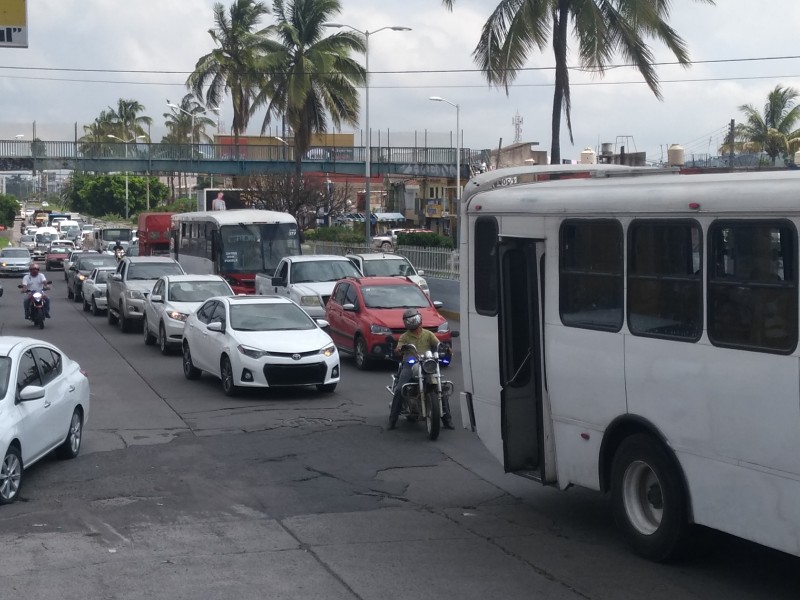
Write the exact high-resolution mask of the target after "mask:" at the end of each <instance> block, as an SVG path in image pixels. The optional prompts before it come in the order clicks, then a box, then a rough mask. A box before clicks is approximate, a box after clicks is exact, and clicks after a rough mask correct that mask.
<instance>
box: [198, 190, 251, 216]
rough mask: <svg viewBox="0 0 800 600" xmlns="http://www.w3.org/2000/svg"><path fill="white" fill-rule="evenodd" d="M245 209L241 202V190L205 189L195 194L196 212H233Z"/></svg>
mask: <svg viewBox="0 0 800 600" xmlns="http://www.w3.org/2000/svg"><path fill="white" fill-rule="evenodd" d="M235 208H247V205H246V204H245V203H244V201H243V200H242V190H223V189H219V188H206V189H204V190H198V192H197V210H199V211H204V210H233V209H235Z"/></svg>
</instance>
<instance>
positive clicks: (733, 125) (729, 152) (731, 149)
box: [728, 119, 736, 171]
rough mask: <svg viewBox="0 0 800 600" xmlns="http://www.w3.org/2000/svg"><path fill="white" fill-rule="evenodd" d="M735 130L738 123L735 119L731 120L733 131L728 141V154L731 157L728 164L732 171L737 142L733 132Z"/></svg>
mask: <svg viewBox="0 0 800 600" xmlns="http://www.w3.org/2000/svg"><path fill="white" fill-rule="evenodd" d="M735 128H736V121H735V120H734V119H731V130H730V133H729V141H728V154H729V155H730V158H729V163H728V164H729V165H730V167H731V171H733V142H734V141H735V140H736V138H735V137H734V135H733V130H734V129H735Z"/></svg>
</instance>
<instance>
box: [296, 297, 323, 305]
mask: <svg viewBox="0 0 800 600" xmlns="http://www.w3.org/2000/svg"><path fill="white" fill-rule="evenodd" d="M300 306H322V302H321V301H320V299H319V296H300Z"/></svg>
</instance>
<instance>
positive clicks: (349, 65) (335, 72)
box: [252, 0, 366, 176]
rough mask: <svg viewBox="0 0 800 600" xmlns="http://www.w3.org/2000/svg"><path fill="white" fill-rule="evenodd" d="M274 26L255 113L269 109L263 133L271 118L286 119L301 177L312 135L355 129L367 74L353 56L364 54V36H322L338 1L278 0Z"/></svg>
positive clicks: (338, 8) (263, 62)
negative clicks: (344, 126) (343, 127)
mask: <svg viewBox="0 0 800 600" xmlns="http://www.w3.org/2000/svg"><path fill="white" fill-rule="evenodd" d="M272 11H273V13H274V15H275V20H276V23H275V24H274V25H271V26H269V27H268V28H267V30H266V35H267V36H268V38H269V44H268V48H267V54H266V55H265V56H264V57H263V59H262V60H261V61H260V63H259V70H261V71H263V72H264V73H265V77H264V79H263V80H262V81H261V89H260V91H259V93H258V95H257V96H256V98H255V101H254V102H253V107H252V112H254V111H256V110H257V109H259V108H261V107H266V116H265V117H264V122H263V124H262V127H261V132H262V133H263V132H264V131H265V130H266V129H267V127H268V126H269V124H270V123H271V122H272V119H277V118H285V119H286V122H287V124H288V125H289V126H290V127H291V129H292V131H293V132H294V149H295V152H294V160H295V171H296V173H297V175H298V176H299V175H300V172H301V161H302V158H303V155H304V154H305V152H306V150H307V149H308V147H309V145H310V144H311V136H312V134H313V133H318V132H319V133H322V132H325V131H327V130H328V121H329V119H328V117H330V122H331V123H332V124H333V125H334V126H335V127H340V126H341V125H342V123H345V124H347V125H356V124H357V123H358V115H359V99H358V88H357V86H359V85H363V84H364V83H365V81H366V71H365V69H364V67H362V66H361V65H360V64H359V63H358V62H357V61H355V60H353V59H352V58H351V57H350V53H351V52H361V53H363V52H364V51H365V49H366V48H365V42H364V40H363V38H362V36H361V35H359V34H357V33H354V32H342V33H335V34H332V35H328V36H324V33H325V31H326V29H325V23H326V22H327V21H330V20H331V17H333V16H335V15H337V14H339V13H340V12H341V3H340V2H339V0H288V2H286V1H285V0H274V2H273V5H272Z"/></svg>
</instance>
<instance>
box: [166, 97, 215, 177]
mask: <svg viewBox="0 0 800 600" xmlns="http://www.w3.org/2000/svg"><path fill="white" fill-rule="evenodd" d="M167 106H169V107H170V108H175V109H177V110H179V111H181V112H182V113H183V114H185V115H189V116H190V117H191V118H192V132H191V133H190V134H189V137H190V138H191V140H190V141H191V144H192V158H194V120H195V117H197V115H204V114H206V113H208V112H212V111H216V113H217V133H219V107H218V106H212V107H211V108H207V109H205V110H196V111H192V112H189V111H188V110H184V109H183V108H181V107H180V106H178V105H177V104H173V103H172V102H170V101H169V99H167ZM200 154H203V152H200ZM184 179H186V177H184ZM197 179H198V173H195V187H197V188H199V185H198V181H197ZM178 183H180V180H179V181H178ZM212 187H213V185H212ZM186 188H187V192H188V188H189V182H188V181H187V182H186Z"/></svg>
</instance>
